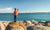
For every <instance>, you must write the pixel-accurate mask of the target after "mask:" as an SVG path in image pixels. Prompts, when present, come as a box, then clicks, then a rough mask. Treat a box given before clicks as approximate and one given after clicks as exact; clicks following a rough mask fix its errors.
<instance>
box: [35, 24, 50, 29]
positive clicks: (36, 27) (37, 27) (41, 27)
mask: <svg viewBox="0 0 50 30" xmlns="http://www.w3.org/2000/svg"><path fill="white" fill-rule="evenodd" d="M34 30H50V27H46V26H41V25H36V26H34Z"/></svg>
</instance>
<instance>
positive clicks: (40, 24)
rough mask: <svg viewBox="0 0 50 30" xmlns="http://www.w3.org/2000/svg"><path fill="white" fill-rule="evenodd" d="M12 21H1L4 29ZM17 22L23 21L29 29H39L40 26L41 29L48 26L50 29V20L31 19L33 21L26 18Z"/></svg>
mask: <svg viewBox="0 0 50 30" xmlns="http://www.w3.org/2000/svg"><path fill="white" fill-rule="evenodd" d="M10 22H13V21H0V24H1V27H2V26H3V28H2V29H4V28H6V27H7V26H8V24H9V23H10ZM17 22H22V23H23V24H24V25H25V26H26V27H27V30H29V28H30V30H31V29H35V28H36V29H37V30H38V28H39V29H45V28H48V29H49V30H50V22H48V21H39V22H37V21H34V20H31V21H26V20H24V21H17ZM31 27H33V28H31Z"/></svg>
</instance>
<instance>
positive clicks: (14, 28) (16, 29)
mask: <svg viewBox="0 0 50 30" xmlns="http://www.w3.org/2000/svg"><path fill="white" fill-rule="evenodd" d="M6 30H27V29H26V26H25V25H24V24H23V22H10V23H9V24H8V26H7V27H6Z"/></svg>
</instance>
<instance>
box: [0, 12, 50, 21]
mask: <svg viewBox="0 0 50 30" xmlns="http://www.w3.org/2000/svg"><path fill="white" fill-rule="evenodd" d="M13 20H14V16H13V13H0V21H13ZM23 20H35V21H49V20H50V13H18V16H17V21H23Z"/></svg>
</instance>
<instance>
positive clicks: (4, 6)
mask: <svg viewBox="0 0 50 30" xmlns="http://www.w3.org/2000/svg"><path fill="white" fill-rule="evenodd" d="M14 8H17V9H19V13H33V12H50V0H0V13H13V11H14Z"/></svg>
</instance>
